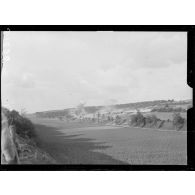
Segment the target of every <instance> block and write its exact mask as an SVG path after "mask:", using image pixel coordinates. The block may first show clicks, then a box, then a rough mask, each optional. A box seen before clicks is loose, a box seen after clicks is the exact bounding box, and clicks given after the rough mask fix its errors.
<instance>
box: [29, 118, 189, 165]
mask: <svg viewBox="0 0 195 195" xmlns="http://www.w3.org/2000/svg"><path fill="white" fill-rule="evenodd" d="M31 120H32V122H33V123H34V124H36V133H37V135H38V138H39V145H40V147H41V148H42V149H44V150H46V152H48V153H49V154H50V155H51V156H52V157H53V158H54V159H55V160H56V161H57V163H59V164H158V165H160V164H162V165H163V164H173V165H176V164H180V165H185V164H187V136H186V132H178V131H157V130H155V129H142V128H132V127H127V128H124V127H114V126H105V125H98V124H92V123H76V122H70V123H67V122H64V121H59V120H55V119H53V120H49V119H36V118H32V119H31Z"/></svg>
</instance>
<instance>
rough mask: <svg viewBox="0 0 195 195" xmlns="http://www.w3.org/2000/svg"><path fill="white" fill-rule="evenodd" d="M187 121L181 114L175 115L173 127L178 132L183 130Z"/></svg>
mask: <svg viewBox="0 0 195 195" xmlns="http://www.w3.org/2000/svg"><path fill="white" fill-rule="evenodd" d="M184 123H185V119H184V118H183V117H182V116H181V115H180V113H174V114H173V125H174V127H176V129H177V130H179V129H181V128H182V127H183V126H184Z"/></svg>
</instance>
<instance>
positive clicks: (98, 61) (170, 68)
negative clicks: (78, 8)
mask: <svg viewBox="0 0 195 195" xmlns="http://www.w3.org/2000/svg"><path fill="white" fill-rule="evenodd" d="M4 51H6V56H7V57H8V59H7V60H5V62H4V68H3V73H2V104H3V105H4V106H6V107H8V108H10V109H16V110H18V111H20V110H21V108H25V109H26V110H27V111H28V112H36V111H44V110H53V109H64V108H68V107H75V106H77V105H78V104H79V103H81V102H85V103H86V105H104V104H111V103H130V102H138V101H147V100H158V99H176V100H182V99H191V96H192V95H191V89H190V88H189V87H188V86H187V82H186V79H187V73H186V72H187V34H186V33H184V32H178V33H176V32H163V33H161V32H33V31H32V32H10V33H8V34H7V35H6V39H5V41H4Z"/></svg>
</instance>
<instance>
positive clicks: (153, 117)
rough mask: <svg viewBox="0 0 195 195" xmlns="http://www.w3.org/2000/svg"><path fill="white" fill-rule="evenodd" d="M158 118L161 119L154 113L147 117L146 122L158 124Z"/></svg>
mask: <svg viewBox="0 0 195 195" xmlns="http://www.w3.org/2000/svg"><path fill="white" fill-rule="evenodd" d="M158 120H159V119H158V118H157V117H156V115H154V114H153V115H148V116H146V117H145V123H146V124H149V125H156V124H157V121H158Z"/></svg>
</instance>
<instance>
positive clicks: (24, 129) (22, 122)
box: [3, 108, 36, 138]
mask: <svg viewBox="0 0 195 195" xmlns="http://www.w3.org/2000/svg"><path fill="white" fill-rule="evenodd" d="M3 112H4V113H5V115H6V117H7V119H8V124H9V125H14V126H15V129H16V133H17V134H18V135H19V136H21V137H23V138H34V137H35V136H36V135H35V131H34V125H33V124H32V122H31V121H30V120H29V119H27V118H25V117H23V116H21V115H20V114H19V112H17V111H15V110H12V111H9V110H7V109H5V108H4V109H3Z"/></svg>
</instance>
